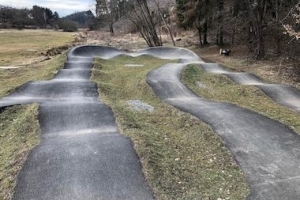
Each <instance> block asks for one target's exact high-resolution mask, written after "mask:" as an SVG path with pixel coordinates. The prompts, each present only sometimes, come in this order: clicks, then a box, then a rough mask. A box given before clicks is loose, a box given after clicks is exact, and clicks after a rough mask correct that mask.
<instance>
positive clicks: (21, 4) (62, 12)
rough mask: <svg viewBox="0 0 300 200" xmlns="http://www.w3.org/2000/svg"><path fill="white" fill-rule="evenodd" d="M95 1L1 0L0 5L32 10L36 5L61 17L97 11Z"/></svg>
mask: <svg viewBox="0 0 300 200" xmlns="http://www.w3.org/2000/svg"><path fill="white" fill-rule="evenodd" d="M95 2H96V1H95V0H0V5H4V6H11V7H15V8H32V6H34V5H38V6H41V7H46V8H50V9H51V10H52V11H53V12H55V11H56V12H58V14H59V16H60V17H64V16H66V15H69V14H72V13H74V12H79V11H86V10H91V11H93V12H94V11H95Z"/></svg>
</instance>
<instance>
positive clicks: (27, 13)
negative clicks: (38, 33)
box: [0, 5, 95, 32]
mask: <svg viewBox="0 0 300 200" xmlns="http://www.w3.org/2000/svg"><path fill="white" fill-rule="evenodd" d="M94 19H95V16H94V14H93V13H92V12H91V11H83V12H76V13H73V14H71V15H68V16H66V17H62V18H61V17H60V16H59V15H58V13H57V12H53V11H52V10H51V9H49V8H44V7H40V6H37V5H35V6H33V7H32V8H31V9H17V8H11V7H6V6H0V28H2V29H10V28H15V29H56V30H59V29H61V30H63V31H68V32H73V31H77V29H78V28H87V27H90V26H92V25H93V24H94Z"/></svg>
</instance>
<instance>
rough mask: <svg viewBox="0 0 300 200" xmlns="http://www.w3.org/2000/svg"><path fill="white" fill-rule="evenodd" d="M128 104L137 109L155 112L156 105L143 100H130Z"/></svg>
mask: <svg viewBox="0 0 300 200" xmlns="http://www.w3.org/2000/svg"><path fill="white" fill-rule="evenodd" d="M127 104H128V105H130V106H131V107H132V108H133V109H134V110H137V111H147V112H150V113H151V112H153V110H154V107H153V106H151V105H149V104H146V103H144V102H142V101H141V100H129V101H127Z"/></svg>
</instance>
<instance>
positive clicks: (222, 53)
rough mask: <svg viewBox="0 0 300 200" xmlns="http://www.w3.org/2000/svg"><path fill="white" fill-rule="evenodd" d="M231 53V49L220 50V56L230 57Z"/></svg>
mask: <svg viewBox="0 0 300 200" xmlns="http://www.w3.org/2000/svg"><path fill="white" fill-rule="evenodd" d="M230 53H231V50H230V49H220V55H224V56H229V54H230Z"/></svg>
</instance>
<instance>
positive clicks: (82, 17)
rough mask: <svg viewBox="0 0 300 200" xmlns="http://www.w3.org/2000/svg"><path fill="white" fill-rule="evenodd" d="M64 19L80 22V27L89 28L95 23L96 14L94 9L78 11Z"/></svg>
mask: <svg viewBox="0 0 300 200" xmlns="http://www.w3.org/2000/svg"><path fill="white" fill-rule="evenodd" d="M63 19H65V20H68V21H73V22H76V23H77V24H78V27H79V28H88V27H89V26H91V25H92V24H93V23H94V20H95V16H94V14H93V13H92V11H90V10H88V11H83V12H76V13H73V14H71V15H68V16H66V17H64V18H63Z"/></svg>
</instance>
